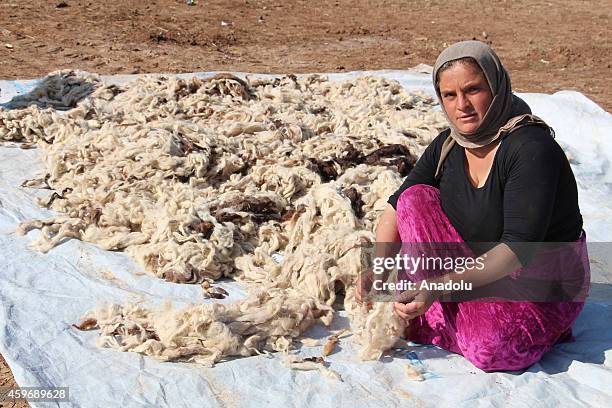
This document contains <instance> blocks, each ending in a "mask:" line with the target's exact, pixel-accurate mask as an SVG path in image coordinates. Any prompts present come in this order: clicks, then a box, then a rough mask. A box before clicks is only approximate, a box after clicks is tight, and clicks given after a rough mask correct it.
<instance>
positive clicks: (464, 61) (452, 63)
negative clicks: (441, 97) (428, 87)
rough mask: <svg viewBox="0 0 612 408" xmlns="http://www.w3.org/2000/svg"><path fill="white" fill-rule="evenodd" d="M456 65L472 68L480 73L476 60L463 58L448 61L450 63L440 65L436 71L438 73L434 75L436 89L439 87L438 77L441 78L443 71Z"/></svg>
mask: <svg viewBox="0 0 612 408" xmlns="http://www.w3.org/2000/svg"><path fill="white" fill-rule="evenodd" d="M456 65H464V66H469V67H472V68H474V69H475V70H477V71H480V72H482V69H481V68H480V65H478V63H477V62H476V60H475V59H474V58H472V57H463V58H459V59H454V60H450V61H448V62H445V63H444V64H442V66H441V67H440V69H439V70H438V72H437V74H436V87H439V86H440V76H441V74H442V73H443V72H444V71H446V70H449V69H451V68H453V67H454V66H456Z"/></svg>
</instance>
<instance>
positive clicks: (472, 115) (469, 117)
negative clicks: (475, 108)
mask: <svg viewBox="0 0 612 408" xmlns="http://www.w3.org/2000/svg"><path fill="white" fill-rule="evenodd" d="M475 118H476V113H470V114H469V115H463V116H459V120H461V121H464V122H467V121H471V120H473V119H475Z"/></svg>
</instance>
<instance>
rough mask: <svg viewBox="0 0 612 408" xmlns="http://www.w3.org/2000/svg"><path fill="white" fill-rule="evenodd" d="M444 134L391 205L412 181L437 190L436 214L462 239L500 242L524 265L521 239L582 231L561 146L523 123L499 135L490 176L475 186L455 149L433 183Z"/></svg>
mask: <svg viewBox="0 0 612 408" xmlns="http://www.w3.org/2000/svg"><path fill="white" fill-rule="evenodd" d="M449 135H450V131H449V130H448V129H447V130H445V131H443V132H442V133H440V134H439V135H438V136H437V137H436V138H435V139H434V140H433V142H432V143H431V144H430V145H429V146H428V147H427V149H426V150H425V152H424V153H423V155H422V156H421V158H420V159H419V160H418V162H417V164H416V165H415V167H414V169H412V171H411V172H410V173H409V174H408V176H407V177H406V179H405V181H404V183H403V184H402V186H401V187H400V188H399V189H398V190H397V191H396V192H395V194H393V195H392V196H391V197H390V198H389V203H390V204H391V205H392V206H393V207H394V208H395V207H396V204H397V200H398V198H399V196H400V194H401V193H402V192H403V191H404V190H406V189H407V188H409V187H411V186H413V185H415V184H427V185H430V186H433V187H436V188H439V189H440V199H441V205H442V209H443V211H444V212H445V214H446V215H447V216H448V218H449V220H450V222H451V223H452V224H453V226H454V227H455V229H456V230H457V232H459V234H460V235H461V237H462V238H463V240H464V241H466V242H472V243H476V242H489V243H492V242H504V243H506V244H507V245H508V246H509V247H510V248H511V249H512V250H513V252H514V253H515V254H516V256H517V257H518V258H519V261H521V263H522V264H523V266H525V265H527V264H528V263H529V261H530V260H531V256H532V255H533V254H532V251H529V250H521V249H519V248H521V247H522V248H525V245H524V244H523V245H521V244H520V243H522V242H572V241H576V240H577V239H578V238H579V237H580V234H581V231H582V215H581V214H580V209H579V207H578V191H577V187H576V179H575V178H574V174H573V172H572V169H571V167H570V165H569V161H568V160H567V157H566V156H565V154H564V152H563V150H562V149H561V147H560V146H559V145H558V144H557V142H556V141H555V140H554V138H553V137H552V136H551V135H550V134H549V133H548V131H547V130H546V129H544V128H542V127H539V126H525V127H522V128H520V129H517V130H515V131H514V132H512V133H511V134H509V135H508V136H506V137H505V138H504V139H503V140H502V141H501V143H500V146H499V147H498V149H497V152H496V153H495V158H494V160H493V165H492V167H491V171H490V173H489V176H488V178H487V180H486V182H485V184H484V186H483V187H481V188H476V187H474V186H473V185H472V184H471V182H470V180H469V178H468V176H467V169H466V157H465V151H464V148H463V147H461V146H459V145H458V144H455V145H454V146H453V148H452V150H451V151H450V153H449V154H448V156H447V157H446V160H445V161H444V165H443V173H442V176H441V177H440V179H439V180H436V179H435V178H434V175H435V172H436V167H437V164H438V159H439V157H440V151H441V148H442V143H444V141H445V140H446V138H447V137H449Z"/></svg>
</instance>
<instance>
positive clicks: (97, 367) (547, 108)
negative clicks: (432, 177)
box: [0, 71, 612, 407]
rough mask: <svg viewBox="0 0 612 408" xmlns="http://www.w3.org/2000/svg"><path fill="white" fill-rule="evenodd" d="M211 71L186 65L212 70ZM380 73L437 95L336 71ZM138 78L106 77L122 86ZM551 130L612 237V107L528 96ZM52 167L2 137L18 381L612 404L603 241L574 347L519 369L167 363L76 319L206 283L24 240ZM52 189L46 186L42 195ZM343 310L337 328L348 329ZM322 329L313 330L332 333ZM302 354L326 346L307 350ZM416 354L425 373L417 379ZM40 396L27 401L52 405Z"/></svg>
mask: <svg viewBox="0 0 612 408" xmlns="http://www.w3.org/2000/svg"><path fill="white" fill-rule="evenodd" d="M212 74H213V73H198V74H183V75H181V76H190V75H198V76H209V75H212ZM362 75H381V76H384V77H386V78H390V79H395V80H398V81H399V82H400V83H401V84H402V85H403V86H404V87H405V88H407V89H410V90H423V91H426V92H430V93H431V92H432V88H431V80H430V77H429V75H427V74H421V73H417V72H414V71H368V72H364V71H362V72H351V73H345V74H329V77H330V78H331V79H337V80H341V79H346V78H352V77H356V76H362ZM131 78H132V77H131V76H120V77H106V78H105V80H106V81H111V82H125V81H127V80H129V79H131ZM37 82H38V81H37V80H33V81H0V89H1V92H0V103H4V102H7V101H9V100H10V99H11V98H12V97H13V96H15V95H17V94H22V93H26V92H27V91H28V90H29V89H31V88H32V87H33V86H35V85H36V83H37ZM520 96H521V97H523V98H524V99H525V100H526V101H527V102H528V103H529V104H530V105H531V107H532V109H533V111H534V113H535V114H537V115H539V116H541V117H542V118H543V119H545V120H546V121H547V122H548V123H549V124H550V125H552V126H553V128H555V130H556V135H557V140H558V141H559V143H560V144H561V145H562V146H563V147H564V149H565V150H566V151H568V152H569V153H570V155H571V157H572V160H571V163H572V168H573V171H574V174H575V175H576V178H577V181H578V185H579V194H580V206H581V210H582V214H583V216H584V221H585V230H586V231H587V235H588V240H589V241H591V242H592V241H612V173H611V171H610V163H611V157H612V139H611V138H610V136H612V135H611V134H610V133H611V132H612V116H611V115H610V114H609V113H607V112H605V111H604V110H603V109H601V108H600V107H599V106H597V105H596V104H595V103H593V102H592V101H590V100H589V99H588V98H586V97H585V96H583V95H582V94H580V93H577V92H568V91H564V92H558V93H556V94H554V95H544V94H521V95H520ZM42 171H43V167H42V163H41V162H40V160H39V156H38V152H37V151H36V150H22V149H19V148H17V147H15V146H11V145H1V146H0V259H1V262H2V264H1V267H0V353H1V354H2V355H3V356H4V358H5V359H6V361H7V362H8V364H9V366H10V367H11V369H12V370H13V373H14V376H15V379H16V381H17V383H18V384H19V385H20V386H41V387H43V386H46V387H50V386H56V387H59V386H64V387H69V393H70V402H69V403H68V404H66V403H64V404H61V406H68V405H72V406H80V407H109V406H124V407H142V406H151V407H153V406H155V407H158V406H159V407H183V406H185V407H187V406H206V407H260V406H299V407H301V406H313V407H328V406H329V407H338V406H350V407H356V406H359V407H381V406H400V405H401V406H424V407H427V406H432V407H433V406H437V407H440V406H442V407H443V406H449V407H450V406H453V407H458V406H459V407H461V406H465V407H468V406H469V407H479V406H482V407H490V406H516V407H525V406H529V407H559V406H611V404H612V403H611V401H612V324H611V322H612V307H611V304H612V261H611V260H610V259H611V256H610V254H609V253H610V252H611V251H610V250H609V249H612V248H611V247H610V246H609V245H608V246H606V244H605V243H601V244H592V246H590V247H589V248H590V251H591V260H592V268H593V272H592V273H593V279H592V280H593V287H592V294H593V296H592V297H591V298H590V299H589V301H588V303H587V305H586V306H585V309H584V311H583V312H582V314H581V315H580V317H579V318H578V320H577V321H576V323H575V325H574V335H575V337H576V342H573V343H564V344H559V345H557V346H555V348H554V349H553V350H552V351H551V352H549V353H548V354H546V356H545V357H544V358H543V359H542V360H541V361H540V362H539V363H537V364H535V365H534V366H532V367H531V368H529V369H528V370H526V371H524V372H516V373H484V372H483V371H481V370H479V369H478V368H476V367H474V366H473V365H472V364H471V363H469V362H468V361H466V360H465V359H464V358H463V357H462V356H459V355H455V354H452V353H448V352H446V351H444V350H441V349H438V348H436V347H433V346H415V347H409V348H408V349H404V350H399V351H397V352H396V353H395V354H394V355H393V356H392V357H385V358H383V360H382V361H377V362H361V361H359V360H358V358H357V357H356V352H357V349H356V347H354V346H353V345H352V344H351V342H350V338H348V339H346V340H343V341H341V343H340V348H341V350H340V351H339V352H337V353H335V354H333V355H331V356H329V358H328V359H329V361H330V362H331V363H332V367H333V369H334V370H336V371H338V372H339V373H340V374H341V375H342V378H343V382H339V381H335V380H332V379H329V378H327V377H324V376H322V375H320V374H319V373H318V372H300V371H291V370H289V369H287V368H285V367H284V366H282V365H281V360H280V359H281V356H279V355H275V356H273V357H272V358H267V357H265V356H257V357H250V358H240V359H235V360H231V361H228V362H223V363H220V364H218V365H216V366H215V367H213V368H204V367H201V366H198V365H195V364H186V363H160V362H157V361H155V360H153V359H151V358H148V357H144V356H141V355H139V354H135V353H120V352H117V351H115V350H111V349H100V348H97V347H96V346H95V344H94V343H95V338H96V336H97V334H96V332H95V331H94V332H80V331H77V330H76V329H74V328H73V327H72V326H71V324H72V323H75V322H77V321H79V318H80V317H81V316H82V315H83V314H84V313H85V312H87V311H88V310H90V309H92V308H94V307H95V306H97V305H99V304H100V303H101V302H126V301H142V302H145V303H146V304H148V305H157V304H161V302H163V301H164V300H166V299H170V300H172V302H173V303H174V304H176V305H179V306H180V305H187V304H190V303H198V302H204V301H207V300H202V296H201V291H200V288H199V287H198V286H197V285H194V286H190V285H178V284H172V283H167V282H163V281H161V280H159V279H156V278H153V277H150V276H147V275H144V274H143V273H142V271H141V270H140V268H139V267H138V266H137V265H136V264H135V262H133V261H132V260H131V259H130V258H129V257H128V256H127V255H125V254H123V253H121V252H108V251H102V250H100V249H98V248H97V247H96V246H94V245H90V244H86V243H83V242H80V241H76V240H70V241H68V242H66V243H64V244H62V245H60V246H58V247H56V248H54V249H53V250H51V251H50V252H49V253H47V254H41V253H38V252H35V251H32V250H30V249H28V247H27V244H28V242H29V241H31V240H32V239H33V238H34V237H35V236H36V235H37V234H38V233H39V232H38V231H33V232H31V233H29V234H28V235H27V236H26V237H21V236H17V235H15V233H14V230H15V227H16V226H17V224H18V223H19V222H21V221H24V220H29V219H33V218H45V217H48V216H49V215H50V214H51V213H50V212H49V211H47V210H45V209H41V208H39V207H38V206H37V205H36V203H35V201H34V198H35V196H36V195H37V194H41V193H40V192H38V191H37V190H33V189H24V188H21V187H19V185H20V184H21V182H22V181H23V180H25V179H27V178H33V177H35V176H39V175H40V174H41V173H42ZM43 194H46V193H43ZM223 286H224V287H225V288H226V289H228V290H229V292H230V297H229V298H227V299H225V300H223V301H222V302H231V301H235V300H236V299H239V298H240V297H242V296H244V291H243V290H242V289H241V288H240V287H239V286H238V285H237V284H235V283H233V282H226V283H224V284H223ZM347 325H348V322H347V319H346V317H344V315H343V314H342V313H339V314H338V315H337V316H336V318H335V319H334V323H333V328H340V327H346V326H347ZM327 333H328V329H327V328H322V327H316V328H314V329H313V330H312V331H311V332H310V336H311V337H317V336H318V337H325V336H326V334H327ZM299 352H300V353H301V354H303V355H320V348H317V347H303V348H302V349H301V350H300V351H299ZM407 361H411V362H412V363H413V364H416V365H420V366H422V367H423V369H424V370H425V373H426V374H425V375H426V378H427V379H426V380H425V381H423V382H411V381H408V380H407V379H406V377H405V375H404V372H403V366H404V364H405V363H406V362H407ZM56 405H58V406H59V404H53V403H32V406H56Z"/></svg>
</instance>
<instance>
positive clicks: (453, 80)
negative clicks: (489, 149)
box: [439, 63, 493, 134]
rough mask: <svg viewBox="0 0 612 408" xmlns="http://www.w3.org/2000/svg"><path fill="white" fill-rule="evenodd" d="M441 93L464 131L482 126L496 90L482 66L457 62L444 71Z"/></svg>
mask: <svg viewBox="0 0 612 408" xmlns="http://www.w3.org/2000/svg"><path fill="white" fill-rule="evenodd" d="M439 79H440V81H439V86H440V96H441V97H442V104H443V105H444V109H445V110H446V113H447V115H448V117H449V119H450V120H451V121H452V122H453V124H454V125H455V127H456V128H457V129H459V131H460V132H461V133H465V134H471V133H474V132H476V131H477V130H478V128H479V127H480V124H481V123H482V121H483V119H484V116H485V114H486V113H487V110H488V109H489V105H491V101H492V100H493V94H492V93H491V89H489V84H488V83H487V79H486V78H485V76H484V74H483V72H482V70H481V69H480V68H478V67H475V66H474V65H473V64H461V63H460V64H456V65H454V66H452V67H451V68H449V69H447V70H445V71H443V72H442V73H441V74H440V78H439Z"/></svg>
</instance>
